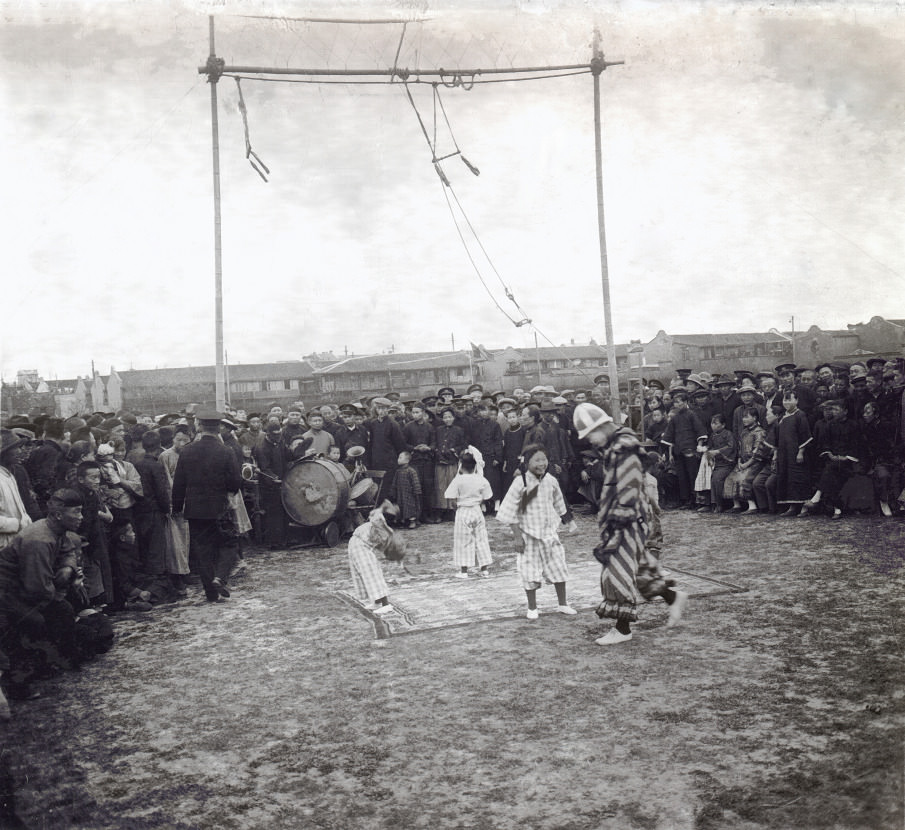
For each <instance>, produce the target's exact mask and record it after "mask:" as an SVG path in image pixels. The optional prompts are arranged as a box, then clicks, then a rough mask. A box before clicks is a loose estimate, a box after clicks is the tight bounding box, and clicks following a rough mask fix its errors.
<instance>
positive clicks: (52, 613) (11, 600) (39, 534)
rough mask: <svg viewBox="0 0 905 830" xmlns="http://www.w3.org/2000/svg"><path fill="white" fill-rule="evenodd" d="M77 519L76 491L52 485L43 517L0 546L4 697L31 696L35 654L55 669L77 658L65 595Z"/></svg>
mask: <svg viewBox="0 0 905 830" xmlns="http://www.w3.org/2000/svg"><path fill="white" fill-rule="evenodd" d="M81 522H82V499H81V496H79V494H78V493H77V492H75V491H74V490H70V489H62V490H57V491H55V492H54V493H52V494H51V496H50V497H49V498H48V500H47V518H45V519H39V520H38V521H37V522H35V523H34V524H30V525H28V526H27V527H24V528H23V529H22V532H21V533H19V534H18V535H17V536H16V537H15V538H14V539H13V540H12V542H11V543H10V544H9V545H7V546H6V547H5V548H3V549H2V550H0V655H2V654H5V655H6V656H7V657H8V658H9V666H8V672H7V671H6V669H7V667H6V666H4V665H2V664H0V669H3V670H4V674H5V675H6V677H7V678H8V683H7V686H8V690H9V693H10V697H13V698H17V699H30V698H32V697H37V695H36V694H35V693H34V692H33V691H32V690H31V688H30V687H29V682H30V681H31V679H32V677H33V676H34V674H35V672H36V666H35V665H34V660H33V655H34V654H36V653H41V652H43V653H44V654H45V655H46V659H48V660H49V661H50V662H51V663H52V664H55V665H56V666H58V667H61V668H77V667H78V665H79V663H80V657H79V651H78V646H77V643H76V631H75V611H74V610H73V608H72V606H71V605H70V604H69V603H68V602H67V601H66V599H65V596H66V594H67V592H68V590H69V588H70V587H71V586H72V585H73V584H75V583H76V582H77V581H78V580H79V579H80V577H79V576H78V558H77V557H78V552H79V550H80V548H81V545H82V540H81V538H80V537H79V535H78V533H77V532H76V531H77V530H78V527H79V525H80V524H81ZM0 659H2V657H0Z"/></svg>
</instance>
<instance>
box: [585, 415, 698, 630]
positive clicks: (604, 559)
mask: <svg viewBox="0 0 905 830" xmlns="http://www.w3.org/2000/svg"><path fill="white" fill-rule="evenodd" d="M574 420H575V428H576V429H577V430H578V439H579V440H581V439H583V438H587V439H588V441H589V443H590V444H591V445H592V446H595V447H599V448H600V450H601V451H602V452H603V463H604V468H605V470H606V478H605V479H604V482H603V489H602V491H601V498H600V511H599V512H598V514H597V523H598V525H599V526H600V539H601V542H600V544H599V545H598V546H597V547H596V548H595V549H594V556H595V557H596V558H597V559H598V560H599V561H600V562H601V564H603V571H602V573H601V575H600V593H601V594H602V595H603V601H602V602H601V603H600V605H599V606H597V616H598V617H601V618H605V617H609V618H610V619H614V620H616V626H615V628H612V629H610V630H609V631H608V632H607V633H606V634H605V635H604V636H603V637H600V638H598V639H597V640H596V641H595V642H596V643H597V645H600V646H609V645H613V644H615V643H624V642H626V641H628V640H631V639H632V630H631V625H630V624H631V623H633V622H635V621H636V620H637V619H638V609H637V606H638V594H639V593H640V594H641V596H642V597H644V599H646V600H651V599H653V598H654V597H657V596H661V597H663V599H664V600H665V601H666V604H667V605H669V607H670V608H669V620H668V621H667V623H666V626H667V628H669V627H671V626H674V625H676V624H677V623H678V622H679V620H680V619H681V617H682V612H683V611H684V609H685V605H686V604H687V603H688V594H686V593H685V592H684V591H677V590H675V589H674V588H673V587H672V586H673V585H674V584H675V583H674V582H673V581H672V580H667V579H664V578H663V572H662V571H661V569H660V563H659V561H658V560H657V558H656V556H654V555H653V553H652V552H651V551H649V550H648V549H647V546H646V543H647V537H648V533H649V531H648V527H649V525H648V522H649V514H650V504H649V503H648V500H647V496H646V493H645V488H644V476H643V472H642V463H641V446H640V444H639V442H638V439H637V437H636V436H635V434H634V433H633V432H632V431H631V430H629V429H626V428H625V427H618V426H616V424H615V423H613V419H612V418H610V416H609V415H607V414H606V412H604V411H603V410H602V409H601V408H600V407H599V406H595V405H594V404H590V403H582V404H579V405H578V406H577V407H575V414H574Z"/></svg>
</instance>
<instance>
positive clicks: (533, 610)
mask: <svg viewBox="0 0 905 830" xmlns="http://www.w3.org/2000/svg"><path fill="white" fill-rule="evenodd" d="M525 616H526V617H527V618H528V619H529V620H536V619H537V618H538V617H539V616H540V614H539V613H538V611H537V609H536V608H529V609H528V613H527V614H525Z"/></svg>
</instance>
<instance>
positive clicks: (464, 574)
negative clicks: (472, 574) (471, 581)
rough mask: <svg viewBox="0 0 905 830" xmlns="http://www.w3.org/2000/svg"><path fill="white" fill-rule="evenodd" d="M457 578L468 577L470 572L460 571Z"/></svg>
mask: <svg viewBox="0 0 905 830" xmlns="http://www.w3.org/2000/svg"><path fill="white" fill-rule="evenodd" d="M456 579H468V574H467V573H466V572H464V571H459V572H458V573H457V574H456Z"/></svg>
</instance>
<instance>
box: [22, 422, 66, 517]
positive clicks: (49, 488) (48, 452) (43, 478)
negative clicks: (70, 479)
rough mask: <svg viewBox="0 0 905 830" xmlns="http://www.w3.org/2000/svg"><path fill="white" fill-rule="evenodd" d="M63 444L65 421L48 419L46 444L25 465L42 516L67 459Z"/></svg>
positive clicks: (45, 431)
mask: <svg viewBox="0 0 905 830" xmlns="http://www.w3.org/2000/svg"><path fill="white" fill-rule="evenodd" d="M62 444H63V420H62V419H61V418H47V419H46V420H45V422H44V442H43V443H42V444H41V445H40V446H39V447H38V448H37V449H35V451H34V452H32V453H31V455H29V457H28V461H27V462H26V463H25V469H26V470H27V471H28V476H29V478H30V479H31V484H32V487H34V490H35V498H36V499H37V502H38V509H39V510H40V511H41V515H42V516H43V515H45V514H46V512H47V499H48V498H50V494H51V493H53V491H54V489H55V488H56V486H57V469H58V467H59V465H60V463H61V462H62V461H63V460H64V459H65V457H66V451H65V450H64V449H63V446H62Z"/></svg>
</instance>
